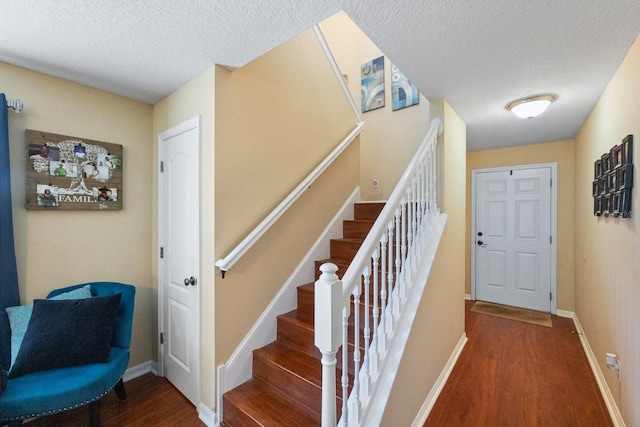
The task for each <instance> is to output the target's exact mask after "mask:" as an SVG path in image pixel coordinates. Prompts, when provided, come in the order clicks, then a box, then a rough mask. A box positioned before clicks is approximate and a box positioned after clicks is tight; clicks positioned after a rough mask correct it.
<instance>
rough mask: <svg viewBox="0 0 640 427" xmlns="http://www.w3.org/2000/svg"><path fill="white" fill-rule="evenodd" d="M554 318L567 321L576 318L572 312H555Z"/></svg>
mask: <svg viewBox="0 0 640 427" xmlns="http://www.w3.org/2000/svg"><path fill="white" fill-rule="evenodd" d="M556 316H558V317H566V318H567V319H575V318H576V314H575V313H574V312H573V311H567V310H556Z"/></svg>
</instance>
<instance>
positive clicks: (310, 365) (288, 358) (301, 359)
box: [254, 341, 322, 386]
mask: <svg viewBox="0 0 640 427" xmlns="http://www.w3.org/2000/svg"><path fill="white" fill-rule="evenodd" d="M254 354H256V355H257V356H258V357H263V358H264V359H265V360H266V361H268V362H269V363H273V364H276V365H278V366H280V367H281V368H282V369H285V370H287V371H288V372H291V373H292V374H294V375H296V376H298V377H300V378H304V379H305V380H306V381H308V382H310V383H312V384H315V385H317V386H320V385H321V384H322V365H321V364H320V359H319V358H317V357H314V356H311V355H310V354H307V353H305V352H303V351H300V350H299V349H298V348H296V347H295V346H293V345H288V344H286V343H283V342H281V341H274V342H272V343H271V344H267V345H266V346H264V347H261V348H259V349H257V350H254Z"/></svg>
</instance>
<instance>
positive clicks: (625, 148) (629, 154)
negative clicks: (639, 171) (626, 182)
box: [622, 135, 633, 165]
mask: <svg viewBox="0 0 640 427" xmlns="http://www.w3.org/2000/svg"><path fill="white" fill-rule="evenodd" d="M622 163H623V164H625V165H629V164H632V163H633V135H627V136H625V137H624V139H623V140H622Z"/></svg>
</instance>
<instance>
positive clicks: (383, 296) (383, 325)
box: [378, 229, 390, 356]
mask: <svg viewBox="0 0 640 427" xmlns="http://www.w3.org/2000/svg"><path fill="white" fill-rule="evenodd" d="M387 233H390V230H389V229H387V232H386V233H383V234H382V237H381V238H380V260H381V265H380V279H382V283H380V338H379V350H378V354H379V355H381V356H382V355H383V354H385V352H386V351H387V346H386V344H387V316H386V314H385V313H386V311H387V310H386V307H387V283H389V278H388V277H387V258H386V255H387Z"/></svg>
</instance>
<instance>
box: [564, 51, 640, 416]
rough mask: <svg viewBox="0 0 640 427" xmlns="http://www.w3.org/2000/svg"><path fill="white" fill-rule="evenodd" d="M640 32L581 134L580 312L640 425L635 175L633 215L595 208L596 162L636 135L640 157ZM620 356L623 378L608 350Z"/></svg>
mask: <svg viewBox="0 0 640 427" xmlns="http://www.w3.org/2000/svg"><path fill="white" fill-rule="evenodd" d="M639 75H640V38H638V39H636V41H635V43H634V44H633V46H632V47H631V49H630V51H629V53H628V54H627V57H626V58H625V59H624V61H623V62H622V64H621V65H620V68H619V69H618V71H617V73H616V74H615V76H614V77H613V79H612V80H611V82H610V83H609V85H608V86H607V88H606V89H605V91H604V93H603V94H602V97H601V98H600V100H599V101H598V103H597V104H596V107H595V109H594V110H593V112H592V113H591V115H590V116H589V118H588V119H587V121H586V122H585V124H584V126H583V127H582V129H581V130H580V132H579V133H578V136H577V137H576V173H575V182H576V185H575V199H576V213H575V221H576V238H575V250H576V267H575V274H576V313H577V315H578V318H579V319H580V322H581V324H582V326H583V328H584V330H585V334H586V337H587V339H588V340H589V344H590V346H591V348H592V349H593V352H594V354H595V356H596V358H597V360H598V363H599V364H600V368H601V369H602V371H603V373H604V375H605V378H606V381H607V384H608V385H609V389H610V390H611V392H612V394H613V396H614V398H615V400H616V402H617V405H618V407H619V409H620V411H621V413H622V416H623V418H624V420H625V423H626V424H627V425H628V426H631V425H633V426H637V425H640V310H639V309H638V303H639V302H640V279H639V278H640V238H639V236H638V230H639V229H640V209H639V208H638V206H639V204H640V200H639V199H638V179H637V178H636V179H634V181H635V183H634V188H633V197H632V202H631V203H632V204H631V206H632V214H631V218H628V219H622V218H612V217H609V218H604V217H595V216H593V199H592V197H591V183H592V181H593V162H594V161H595V160H596V159H598V158H599V157H600V156H601V155H602V154H604V153H605V152H607V151H608V150H609V149H611V147H613V146H614V145H617V144H619V143H620V142H621V140H622V138H624V137H625V136H626V135H628V134H632V135H634V138H635V153H634V158H633V162H634V164H635V167H634V169H635V172H634V175H636V176H637V174H638V164H639V163H640V161H639V159H640V156H639V155H638V150H640V144H639V142H640V102H638V100H639V99H640V79H639V78H638V76H639ZM607 352H609V353H615V354H617V355H618V358H619V359H620V363H621V365H622V368H621V380H620V382H618V379H617V377H616V375H615V373H614V372H613V371H610V370H608V369H606V365H605V353H607Z"/></svg>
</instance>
